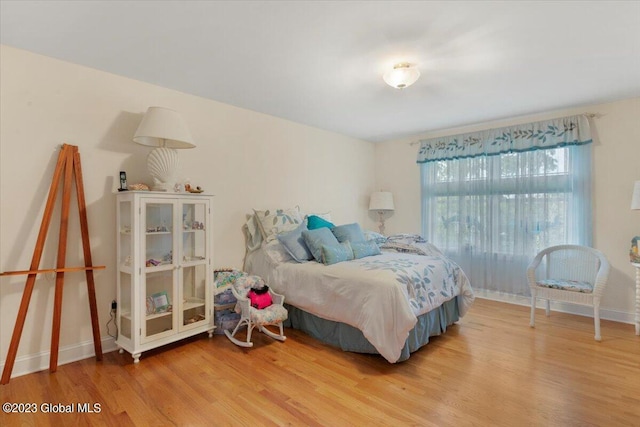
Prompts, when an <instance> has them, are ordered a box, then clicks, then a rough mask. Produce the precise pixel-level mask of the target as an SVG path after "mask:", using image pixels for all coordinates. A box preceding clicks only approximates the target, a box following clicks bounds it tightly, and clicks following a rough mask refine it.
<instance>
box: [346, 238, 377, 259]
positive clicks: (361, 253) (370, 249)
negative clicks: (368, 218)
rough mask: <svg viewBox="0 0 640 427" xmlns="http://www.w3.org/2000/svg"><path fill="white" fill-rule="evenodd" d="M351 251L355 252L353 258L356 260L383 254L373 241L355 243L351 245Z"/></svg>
mask: <svg viewBox="0 0 640 427" xmlns="http://www.w3.org/2000/svg"><path fill="white" fill-rule="evenodd" d="M351 249H352V250H353V256H354V258H355V259H358V258H364V257H366V256H373V255H380V254H381V253H382V252H380V247H379V246H378V245H377V244H376V242H374V241H373V240H369V241H366V242H353V243H351Z"/></svg>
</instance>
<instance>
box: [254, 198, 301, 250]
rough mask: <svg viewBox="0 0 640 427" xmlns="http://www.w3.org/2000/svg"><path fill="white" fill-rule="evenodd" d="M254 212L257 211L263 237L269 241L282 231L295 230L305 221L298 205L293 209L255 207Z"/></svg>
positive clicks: (256, 214)
mask: <svg viewBox="0 0 640 427" xmlns="http://www.w3.org/2000/svg"><path fill="white" fill-rule="evenodd" d="M253 212H255V216H256V220H257V223H258V225H259V227H260V232H261V234H262V238H263V239H264V240H265V242H267V243H269V242H271V241H273V240H274V239H275V238H276V236H277V235H278V234H280V233H284V232H285V231H292V230H295V229H296V228H298V226H299V225H300V224H302V221H303V219H302V215H300V208H299V207H298V206H296V207H295V208H291V209H267V210H256V209H254V210H253Z"/></svg>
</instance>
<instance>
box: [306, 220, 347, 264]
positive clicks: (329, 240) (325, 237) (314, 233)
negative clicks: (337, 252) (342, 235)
mask: <svg viewBox="0 0 640 427" xmlns="http://www.w3.org/2000/svg"><path fill="white" fill-rule="evenodd" d="M302 237H303V238H304V242H305V243H306V244H307V247H308V248H309V250H310V251H311V253H312V254H313V257H314V258H315V260H316V261H318V262H322V246H323V245H324V246H339V245H340V243H338V241H337V240H336V237H335V236H334V235H333V233H332V232H331V230H329V229H328V228H327V227H322V228H317V229H315V230H307V231H303V232H302Z"/></svg>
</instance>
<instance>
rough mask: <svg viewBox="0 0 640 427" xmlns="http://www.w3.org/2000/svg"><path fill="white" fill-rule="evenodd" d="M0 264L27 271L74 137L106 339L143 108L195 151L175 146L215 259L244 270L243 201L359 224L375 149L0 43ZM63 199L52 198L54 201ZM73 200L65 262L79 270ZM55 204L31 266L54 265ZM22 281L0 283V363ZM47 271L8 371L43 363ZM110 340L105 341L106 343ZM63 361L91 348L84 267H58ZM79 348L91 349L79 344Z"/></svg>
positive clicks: (142, 155) (138, 162)
mask: <svg viewBox="0 0 640 427" xmlns="http://www.w3.org/2000/svg"><path fill="white" fill-rule="evenodd" d="M0 67H1V68H0V76H1V78H0V93H1V97H0V166H1V168H0V270H2V271H10V270H26V269H28V267H29V264H30V262H31V257H32V254H33V250H34V246H35V241H36V237H37V234H38V230H39V226H40V222H41V220H42V214H43V210H44V206H45V202H46V198H47V194H48V190H49V186H50V183H51V180H52V174H53V170H54V167H55V162H56V160H57V157H58V153H59V147H60V145H61V144H62V143H68V144H72V145H77V146H78V147H79V151H80V157H81V161H82V168H83V175H84V184H85V197H86V202H87V211H88V219H89V228H90V238H91V246H92V256H93V261H94V264H96V265H106V266H107V268H106V270H103V271H98V272H97V273H96V286H97V299H98V310H99V315H100V327H101V333H102V338H103V340H105V339H107V338H108V337H107V334H106V328H105V324H106V323H107V321H108V319H109V316H108V310H109V307H110V302H111V300H112V299H114V298H115V295H116V275H115V268H114V266H115V257H116V254H115V250H116V249H115V236H116V235H115V192H116V189H117V188H118V173H119V171H121V170H124V171H126V172H127V177H128V182H129V183H130V184H131V183H135V182H147V183H149V181H150V177H149V176H148V175H147V172H146V155H147V153H148V152H149V151H150V148H149V147H144V146H141V145H138V144H135V143H133V142H132V141H131V138H132V136H133V133H134V132H135V130H136V127H137V126H138V124H139V122H140V120H141V119H142V115H143V114H144V112H145V111H146V109H147V107H149V106H154V105H158V106H164V107H169V108H173V109H175V110H178V111H180V112H181V113H182V115H183V117H184V118H185V120H186V121H187V123H188V125H189V127H190V130H191V133H192V135H193V137H194V140H195V141H196V144H197V147H196V148H194V149H191V150H180V152H179V155H180V159H181V162H182V165H183V170H184V173H183V175H184V177H185V178H190V180H191V183H192V184H193V185H200V186H201V187H203V188H204V189H205V191H206V192H207V193H212V194H215V195H216V197H215V212H214V218H215V230H214V250H215V253H214V265H215V266H216V267H241V266H242V260H243V256H244V237H243V234H242V231H241V226H242V224H243V223H244V220H245V214H247V213H250V212H251V209H252V208H259V209H264V208H272V209H273V208H277V207H291V206H295V205H299V206H300V207H301V208H302V209H303V210H305V211H316V212H319V211H323V212H324V211H327V210H330V211H332V216H333V219H334V221H335V222H336V223H346V222H352V221H358V222H363V223H366V222H367V221H369V218H368V213H367V210H366V209H367V206H368V198H369V194H370V193H371V191H372V190H373V189H374V186H373V183H374V151H375V148H374V146H373V144H371V143H369V142H365V141H360V140H356V139H353V138H348V137H345V136H341V135H338V134H335V133H330V132H327V131H323V130H320V129H316V128H312V127H309V126H304V125H300V124H296V123H292V122H289V121H286V120H282V119H279V118H275V117H271V116H267V115H264V114H259V113H255V112H252V111H247V110H243V109H240V108H236V107H232V106H229V105H225V104H221V103H218V102H214V101H210V100H206V99H203V98H199V97H196V96H192V95H188V94H184V93H180V92H176V91H173V90H169V89H166V88H161V87H158V86H154V85H151V84H147V83H143V82H139V81H135V80H131V79H127V78H123V77H119V76H116V75H112V74H108V73H104V72H100V71H96V70H93V69H89V68H86V67H82V66H78V65H74V64H70V63H66V62H62V61H58V60H54V59H51V58H47V57H44V56H40V55H35V54H32V53H29V52H26V51H23V50H18V49H14V48H12V47H8V46H1V47H0ZM59 199H60V197H58V202H59ZM74 206H77V205H75V199H73V200H72V210H71V218H70V234H69V244H68V251H67V262H66V264H67V265H68V266H75V265H81V263H82V262H83V257H82V246H81V244H80V242H79V233H78V232H79V226H78V215H77V209H75V211H74V209H73V208H74ZM59 210H60V205H59V203H58V205H57V209H56V214H55V215H54V218H53V220H52V223H51V228H50V231H49V237H48V240H47V245H46V248H45V251H44V256H43V258H42V262H41V267H42V268H51V267H53V266H55V259H56V247H57V241H58V234H57V233H58V224H59ZM25 280H26V276H5V277H2V278H1V283H0V360H1V361H2V364H4V360H5V358H6V354H7V350H8V346H9V342H10V339H11V335H12V331H13V327H14V324H15V318H16V314H17V310H18V305H19V303H20V298H21V297H22V290H23V289H24V283H25ZM53 290H54V286H53V280H52V279H51V278H50V277H47V276H38V280H37V282H36V288H35V291H34V294H33V297H32V300H31V305H30V308H29V312H28V316H27V321H26V324H25V328H24V331H23V334H22V340H21V343H20V347H19V351H18V361H17V363H16V367H15V368H14V375H15V374H19V373H21V372H24V371H26V370H38V369H41V368H44V367H46V366H48V354H47V352H48V350H49V347H50V336H51V317H52V305H53ZM105 344H107V347H108V346H109V344H111V346H112V341H109V340H106V341H105ZM60 347H61V355H60V361H61V362H65V361H69V360H71V359H74V358H84V357H89V356H90V355H91V354H92V353H91V352H92V349H93V348H92V336H91V327H90V318H89V310H88V303H87V299H86V285H85V282H84V275H83V274H79V273H73V274H67V275H66V277H65V287H64V296H63V309H62V331H61V336H60ZM87 352H88V353H87Z"/></svg>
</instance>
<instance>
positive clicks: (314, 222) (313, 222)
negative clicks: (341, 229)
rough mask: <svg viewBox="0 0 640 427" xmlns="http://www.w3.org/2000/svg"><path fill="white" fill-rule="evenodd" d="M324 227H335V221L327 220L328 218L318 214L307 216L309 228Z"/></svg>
mask: <svg viewBox="0 0 640 427" xmlns="http://www.w3.org/2000/svg"><path fill="white" fill-rule="evenodd" d="M322 227H327V228H330V229H331V228H333V227H335V225H333V223H331V222H329V221H327V220H326V219H322V218H320V217H319V216H316V215H309V216H308V217H307V228H308V229H309V230H316V229H318V228H322Z"/></svg>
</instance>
